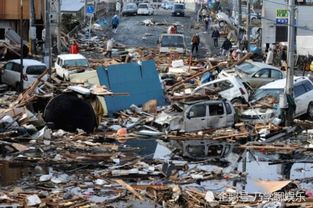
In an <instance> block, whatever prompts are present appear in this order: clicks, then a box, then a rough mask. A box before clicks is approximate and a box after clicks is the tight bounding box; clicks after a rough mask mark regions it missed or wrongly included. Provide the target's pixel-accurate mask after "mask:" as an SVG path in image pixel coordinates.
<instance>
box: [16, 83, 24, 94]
mask: <svg viewBox="0 0 313 208" xmlns="http://www.w3.org/2000/svg"><path fill="white" fill-rule="evenodd" d="M15 90H16V91H18V92H22V91H23V86H22V83H21V82H17V83H16V84H15Z"/></svg>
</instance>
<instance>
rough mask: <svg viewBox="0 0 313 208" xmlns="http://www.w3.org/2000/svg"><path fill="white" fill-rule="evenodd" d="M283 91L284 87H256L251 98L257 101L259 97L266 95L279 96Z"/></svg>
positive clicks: (262, 97)
mask: <svg viewBox="0 0 313 208" xmlns="http://www.w3.org/2000/svg"><path fill="white" fill-rule="evenodd" d="M283 93H284V89H283V88H280V89H257V90H256V91H255V94H254V95H253V97H252V100H255V101H259V100H261V99H264V98H266V97H275V98H277V99H278V98H279V96H280V95H281V94H283Z"/></svg>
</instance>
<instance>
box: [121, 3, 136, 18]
mask: <svg viewBox="0 0 313 208" xmlns="http://www.w3.org/2000/svg"><path fill="white" fill-rule="evenodd" d="M137 9H138V8H137V4H135V3H126V4H125V6H124V7H123V10H122V15H123V16H127V15H137Z"/></svg>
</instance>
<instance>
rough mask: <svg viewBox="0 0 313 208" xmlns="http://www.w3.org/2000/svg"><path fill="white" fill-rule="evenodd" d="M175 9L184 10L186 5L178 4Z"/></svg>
mask: <svg viewBox="0 0 313 208" xmlns="http://www.w3.org/2000/svg"><path fill="white" fill-rule="evenodd" d="M175 9H184V5H180V4H176V5H175Z"/></svg>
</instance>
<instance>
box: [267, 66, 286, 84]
mask: <svg viewBox="0 0 313 208" xmlns="http://www.w3.org/2000/svg"><path fill="white" fill-rule="evenodd" d="M270 72H271V73H270V77H271V78H270V80H271V82H272V81H275V80H278V79H283V78H284V75H283V72H282V71H280V70H277V69H270Z"/></svg>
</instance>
